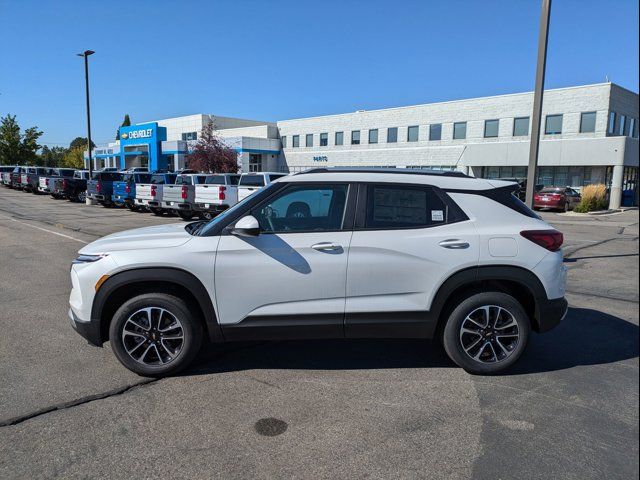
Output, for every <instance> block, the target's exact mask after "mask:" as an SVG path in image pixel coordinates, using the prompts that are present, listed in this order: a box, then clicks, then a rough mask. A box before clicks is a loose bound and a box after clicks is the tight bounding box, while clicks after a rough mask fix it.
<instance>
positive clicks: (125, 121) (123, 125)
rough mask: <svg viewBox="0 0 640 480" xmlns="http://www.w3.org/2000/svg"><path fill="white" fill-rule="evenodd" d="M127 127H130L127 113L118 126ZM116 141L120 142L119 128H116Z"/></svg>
mask: <svg viewBox="0 0 640 480" xmlns="http://www.w3.org/2000/svg"><path fill="white" fill-rule="evenodd" d="M129 126H131V119H130V118H129V114H128V113H127V114H125V116H124V120H123V121H122V123H121V124H120V127H129ZM116 140H120V128H118V131H117V132H116Z"/></svg>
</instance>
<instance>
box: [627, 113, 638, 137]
mask: <svg viewBox="0 0 640 480" xmlns="http://www.w3.org/2000/svg"><path fill="white" fill-rule="evenodd" d="M637 127H638V123H637V122H636V119H635V118H631V117H629V134H628V135H629V136H630V137H633V138H635V137H637V136H638V135H637V132H636V128H637Z"/></svg>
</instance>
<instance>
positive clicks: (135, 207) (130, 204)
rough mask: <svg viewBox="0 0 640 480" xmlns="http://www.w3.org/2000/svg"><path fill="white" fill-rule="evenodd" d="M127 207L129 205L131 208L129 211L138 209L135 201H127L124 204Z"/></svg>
mask: <svg viewBox="0 0 640 480" xmlns="http://www.w3.org/2000/svg"><path fill="white" fill-rule="evenodd" d="M124 205H125V207H127V208H128V209H129V211H131V212H136V211H137V210H138V207H137V206H136V205H134V204H133V203H125V204H124Z"/></svg>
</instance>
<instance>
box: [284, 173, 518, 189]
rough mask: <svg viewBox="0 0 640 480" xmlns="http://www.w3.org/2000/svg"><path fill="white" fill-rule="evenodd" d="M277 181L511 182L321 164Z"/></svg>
mask: <svg viewBox="0 0 640 480" xmlns="http://www.w3.org/2000/svg"><path fill="white" fill-rule="evenodd" d="M276 181H277V182H296V183H298V182H327V181H347V182H367V183H374V182H375V183H410V184H424V185H434V186H437V187H440V188H444V189H450V190H489V189H493V188H500V187H506V186H513V182H503V181H500V180H486V179H483V178H475V177H470V176H468V175H465V174H463V173H461V172H460V173H456V172H439V171H434V170H428V171H425V170H411V169H404V168H398V169H382V168H380V169H377V168H376V169H366V168H323V169H312V170H307V171H305V172H301V173H298V174H295V175H289V176H286V177H282V178H279V179H278V180H276Z"/></svg>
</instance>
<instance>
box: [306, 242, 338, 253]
mask: <svg viewBox="0 0 640 480" xmlns="http://www.w3.org/2000/svg"><path fill="white" fill-rule="evenodd" d="M311 248H313V249H314V250H318V251H320V252H327V251H333V252H335V251H336V250H342V245H339V244H337V243H332V242H320V243H316V244H314V245H311Z"/></svg>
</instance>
